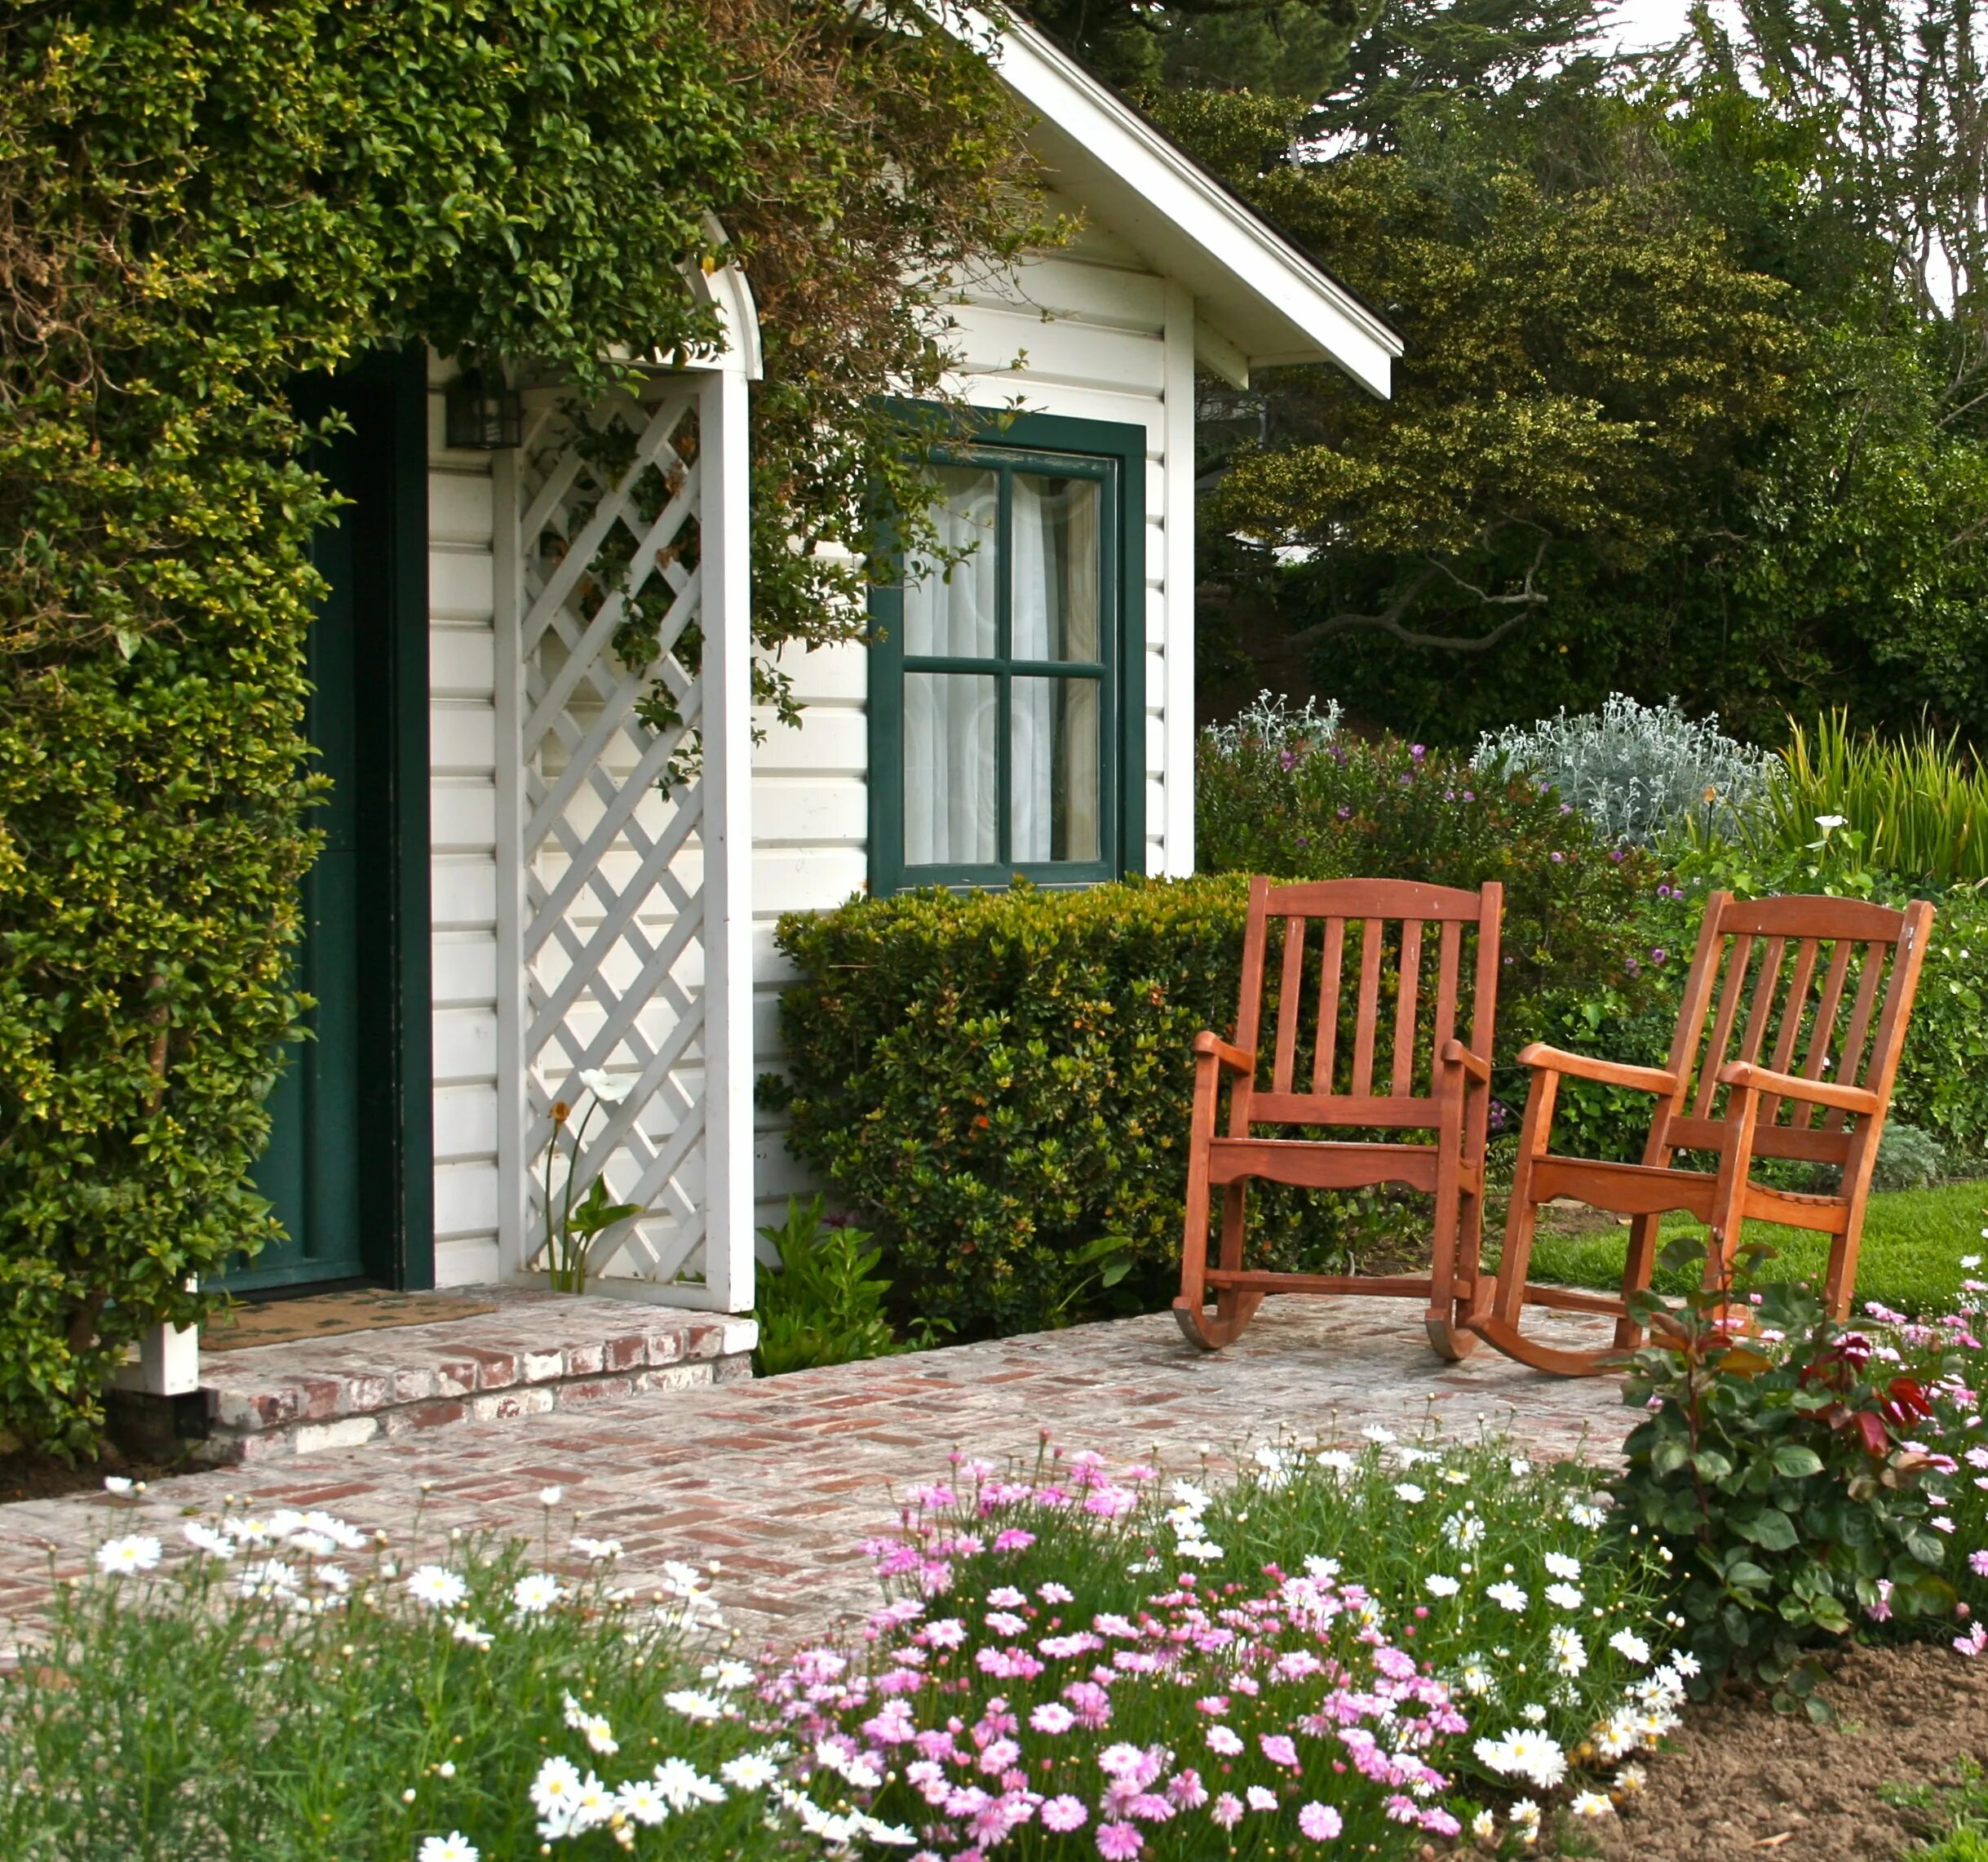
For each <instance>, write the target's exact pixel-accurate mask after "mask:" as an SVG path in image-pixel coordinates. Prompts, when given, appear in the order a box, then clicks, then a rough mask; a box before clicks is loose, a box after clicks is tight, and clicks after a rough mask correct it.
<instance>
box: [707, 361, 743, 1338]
mask: <svg viewBox="0 0 1988 1862" xmlns="http://www.w3.org/2000/svg"><path fill="white" fill-rule="evenodd" d="M746 394H747V389H746V374H745V370H744V369H743V368H742V367H741V366H739V362H738V360H737V355H736V352H734V353H732V354H728V355H727V356H726V357H724V360H723V361H722V362H721V364H720V366H719V367H717V368H715V369H713V370H711V371H710V372H709V373H708V374H706V375H705V376H704V379H703V380H702V383H700V384H699V400H698V404H697V446H698V458H699V460H700V461H701V464H702V473H703V501H702V509H701V510H700V512H699V513H698V524H699V532H698V534H699V539H700V561H701V565H702V580H703V596H704V663H703V667H702V672H700V674H699V676H700V678H701V680H702V683H703V687H704V693H703V720H704V738H703V757H704V766H703V775H702V783H703V791H704V818H703V821H702V824H701V831H702V839H703V845H704V1067H705V1073H704V1166H705V1228H704V1279H705V1288H706V1297H708V1299H709V1301H710V1303H711V1306H714V1307H715V1309H716V1310H719V1311H721V1312H748V1311H750V1310H751V1308H752V1305H753V1301H754V1297H755V1296H754V1288H753V1253H752V1248H753V1155H752V1138H753V1131H752V1108H753V1071H752V1064H753V1053H752V466H751V448H750V432H749V428H748V425H747V419H746ZM699 1303H700V1304H702V1301H700V1302H699Z"/></svg>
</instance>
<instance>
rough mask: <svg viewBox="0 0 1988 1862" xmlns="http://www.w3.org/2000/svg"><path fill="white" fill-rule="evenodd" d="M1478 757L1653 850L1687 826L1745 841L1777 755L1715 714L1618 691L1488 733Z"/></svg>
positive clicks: (1614, 836)
mask: <svg viewBox="0 0 1988 1862" xmlns="http://www.w3.org/2000/svg"><path fill="white" fill-rule="evenodd" d="M1474 760H1475V761H1476V762H1477V765H1478V766H1479V767H1480V768H1499V769H1506V770H1511V771H1514V772H1523V773H1524V774H1526V775H1529V776H1530V777H1532V778H1534V780H1535V781H1537V782H1541V783H1544V784H1548V785H1550V786H1551V787H1553V788H1554V789H1556V790H1557V791H1559V793H1560V797H1561V800H1563V801H1565V802H1567V803H1569V804H1570V805H1572V806H1573V807H1574V808H1577V809H1579V810H1580V811H1581V813H1582V814H1585V815H1586V816H1587V818H1589V819H1590V820H1591V821H1592V822H1594V823H1595V825H1596V827H1598V828H1599V829H1601V831H1602V832H1603V833H1604V834H1605V835H1607V836H1609V838H1610V839H1611V840H1626V841H1630V842H1632V843H1634V844H1635V845H1637V846H1639V847H1648V846H1651V845H1654V844H1655V843H1656V842H1657V841H1658V840H1662V839H1663V838H1664V837H1665V836H1667V835H1669V834H1674V833H1677V832H1679V831H1689V832H1694V833H1698V834H1700V835H1711V836H1716V837H1717V838H1719V839H1721V840H1730V839H1733V838H1736V837H1738V836H1739V835H1740V833H1741V832H1742V829H1743V827H1744V825H1745V822H1746V818H1747V815H1748V814H1750V813H1751V810H1752V809H1753V808H1754V806H1755V805H1756V802H1757V801H1758V800H1760V797H1761V795H1762V793H1763V791H1764V789H1765V788H1766V786H1767V782H1768V779H1769V769H1770V767H1771V765H1772V764H1773V758H1772V757H1771V756H1769V753H1768V752H1767V751H1763V750H1756V749H1753V748H1751V747H1750V746H1748V745H1747V744H1744V743H1739V742H1738V741H1737V740H1736V739H1735V738H1730V737H1728V736H1726V735H1725V733H1724V732H1722V731H1721V730H1720V729H1719V719H1718V716H1717V715H1716V713H1715V714H1713V715H1712V716H1709V717H1706V718H1702V719H1700V718H1692V717H1688V716H1685V713H1684V712H1683V711H1682V710H1681V709H1680V708H1679V706H1678V703H1677V701H1676V698H1670V699H1667V700H1666V701H1665V702H1664V703H1663V704H1661V705H1643V704H1639V703H1637V702H1636V700H1635V699H1634V698H1630V697H1628V696H1627V695H1626V694H1623V693H1621V692H1616V693H1614V694H1610V696H1609V700H1608V702H1607V703H1605V705H1603V706H1602V707H1601V710H1600V711H1599V712H1584V713H1583V714H1582V715H1580V716H1577V717H1570V716H1568V715H1567V713H1566V712H1565V711H1564V710H1563V711H1562V712H1561V713H1560V715H1559V716H1557V717H1551V718H1542V719H1540V720H1539V721H1538V722H1537V723H1535V724H1533V725H1508V726H1507V727H1506V728H1505V729H1503V730H1500V731H1496V732H1487V733H1486V734H1485V735H1484V736H1483V737H1481V738H1479V739H1478V742H1477V755H1476V756H1475V758H1474Z"/></svg>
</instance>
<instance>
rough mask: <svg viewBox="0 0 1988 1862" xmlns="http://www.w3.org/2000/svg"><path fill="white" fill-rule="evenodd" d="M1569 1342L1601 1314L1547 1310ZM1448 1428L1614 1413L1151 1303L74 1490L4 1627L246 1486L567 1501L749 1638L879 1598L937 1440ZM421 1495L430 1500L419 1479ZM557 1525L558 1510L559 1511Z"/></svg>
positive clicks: (19, 1560)
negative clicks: (898, 1518)
mask: <svg viewBox="0 0 1988 1862" xmlns="http://www.w3.org/2000/svg"><path fill="white" fill-rule="evenodd" d="M1557 1323H1559V1324H1560V1325H1561V1327H1562V1328H1565V1331H1566V1332H1567V1336H1568V1340H1569V1341H1570V1342H1574V1341H1577V1340H1583V1341H1584V1340H1585V1339H1586V1337H1587V1336H1589V1335H1588V1334H1587V1332H1585V1331H1583V1329H1582V1328H1587V1327H1589V1326H1592V1324H1593V1323H1595V1322H1593V1321H1591V1320H1580V1319H1562V1320H1560V1321H1558V1322H1557ZM1431 1411H1432V1412H1433V1413H1434V1414H1436V1415H1437V1416H1439V1417H1440V1418H1441V1420H1442V1421H1443V1423H1444V1425H1445V1426H1446V1427H1447V1428H1448V1429H1450V1430H1452V1431H1458V1430H1462V1431H1470V1430H1475V1429H1477V1427H1478V1426H1479V1425H1480V1424H1481V1423H1482V1424H1484V1425H1490V1426H1493V1427H1501V1426H1507V1425H1508V1426H1509V1427H1510V1428H1511V1429H1512V1432H1513V1433H1514V1434H1516V1435H1517V1436H1518V1437H1520V1438H1521V1439H1523V1440H1524V1441H1525V1443H1527V1444H1529V1445H1530V1447H1532V1448H1533V1449H1534V1450H1535V1451H1537V1452H1545V1453H1549V1454H1555V1455H1565V1454H1574V1453H1578V1452H1583V1449H1585V1451H1586V1452H1589V1453H1591V1454H1594V1455H1596V1456H1601V1455H1606V1454H1609V1453H1611V1452H1613V1451H1614V1448H1615V1447H1616V1445H1617V1443H1618V1442H1619V1441H1620V1439H1621V1436H1622V1434H1623V1432H1624V1430H1625V1427H1626V1425H1627V1421H1628V1418H1627V1416H1625V1414H1624V1412H1623V1408H1622V1405H1621V1400H1620V1397H1619V1395H1618V1391H1617V1389H1616V1386H1615V1385H1614V1384H1613V1383H1612V1382H1609V1381H1605V1380H1599V1379H1597V1380H1592V1381H1585V1382H1563V1381H1556V1380H1554V1379H1551V1378H1547V1377H1541V1376H1539V1375H1538V1374H1537V1373H1535V1372H1530V1371H1527V1370H1525V1369H1523V1368H1521V1367H1520V1366H1518V1365H1516V1364H1513V1363H1510V1362H1509V1361H1508V1360H1507V1359H1503V1358H1500V1357H1499V1356H1498V1355H1497V1354H1494V1353H1493V1352H1491V1351H1490V1350H1488V1349H1481V1350H1479V1351H1478V1352H1477V1354H1475V1355H1474V1356H1473V1357H1472V1358H1471V1359H1468V1360H1467V1361H1465V1362H1464V1363H1461V1364H1444V1363H1441V1362H1439V1361H1438V1360H1437V1359H1435V1358H1433V1357H1432V1356H1431V1354H1430V1353H1429V1350H1428V1346H1427V1344H1426V1342H1425V1341H1424V1340H1423V1331H1422V1324H1421V1319H1420V1317H1419V1307H1418V1306H1416V1305H1415V1303H1414V1302H1411V1301H1381V1300H1359V1301H1349V1300H1336V1301H1335V1300H1305V1299H1297V1298H1282V1299H1273V1300H1271V1301H1268V1302H1267V1303H1266V1304H1265V1306H1264V1310H1263V1312H1262V1314H1260V1317H1259V1318H1258V1319H1257V1320H1256V1323H1255V1325H1254V1326H1252V1327H1251V1329H1250V1331H1249V1332H1247V1333H1246V1335H1245V1336H1244V1337H1243V1339H1242V1341H1241V1342H1240V1343H1239V1344H1238V1345H1237V1346H1232V1347H1231V1348H1230V1349H1229V1350H1227V1351H1225V1352H1223V1353H1220V1354H1215V1355H1213V1356H1208V1355H1204V1354H1202V1353H1200V1352H1198V1351H1194V1350H1190V1349H1189V1348H1188V1347H1187V1346H1185V1345H1184V1344H1183V1343H1182V1341H1181V1339H1180V1333H1179V1332H1177V1331H1176V1328H1175V1326H1174V1323H1173V1320H1172V1319H1171V1315H1169V1314H1155V1315H1152V1316H1149V1317H1146V1318H1142V1319H1123V1320H1118V1321H1115V1322H1113V1323H1108V1324H1101V1325H1091V1326H1084V1327H1081V1328H1075V1329H1073V1330H1071V1331H1068V1332H1048V1333H1041V1334H1037V1335H1034V1336H1032V1337H1024V1338H1011V1339H1005V1340H999V1341H994V1342H990V1343H987V1344H980V1345H963V1346H952V1347H950V1348H948V1349H946V1350H938V1351H931V1352H927V1353H923V1354H920V1355H918V1356H913V1357H903V1358H896V1359H875V1360H872V1361H870V1362H869V1363H861V1364H848V1365H842V1366H838V1367H835V1368H831V1369H826V1370H819V1371H808V1372H800V1373H798V1374H796V1375H794V1376H790V1377H779V1378H773V1379H768V1380H766V1381H760V1382H745V1383H733V1384H712V1385H705V1386H703V1387H701V1388H692V1389H676V1390H649V1391H646V1392H643V1393H640V1394H631V1395H627V1396H609V1397H604V1398H602V1399H600V1400H597V1401H596V1402H594V1403H591V1404H589V1405H587V1407H586V1408H560V1409H555V1410H552V1411H551V1412H548V1413H544V1414H540V1415H533V1416H520V1417H518V1418H516V1419H511V1420H489V1421H480V1422H477V1423H474V1424H472V1425H468V1426H460V1427H456V1428H452V1429H445V1430H433V1431H428V1432H423V1433H419V1434H406V1435H401V1436H398V1437H395V1438H390V1439H384V1440H380V1441H375V1442H373V1443H369V1444H368V1445H367V1446H365V1447H356V1448H351V1449H333V1450H328V1451H326V1452H321V1453H317V1454H313V1455H308V1456H299V1457H294V1458H291V1459H287V1460H283V1461H271V1462H268V1463H265V1464H263V1465H262V1466H259V1467H255V1468H232V1469H224V1470H217V1471H215V1472H212V1473H206V1474H193V1475H189V1476H187V1477H185V1478H184V1479H179V1480H175V1481H171V1482H165V1483H159V1484H158V1485H157V1486H156V1487H154V1488H153V1490H152V1491H151V1492H149V1493H148V1494H147V1495H146V1496H144V1497H143V1498H142V1499H140V1500H139V1501H113V1500H111V1499H109V1498H108V1496H79V1497H76V1498H72V1499H67V1500H56V1501H23V1502H20V1503H17V1504H15V1505H9V1506H0V1616H20V1615H23V1614H32V1612H33V1610H34V1608H35V1607H36V1605H37V1603H38V1601H39V1599H40V1598H42V1596H44V1595H45V1594H46V1587H47V1583H48V1579H49V1575H50V1570H51V1548H52V1556H53V1568H54V1570H55V1572H56V1573H57V1574H59V1575H63V1574H67V1573H69V1572H75V1571H80V1570H82V1568H84V1567H85V1565H86V1562H87V1560H88V1558H89V1555H90V1551H91V1547H92V1546H93V1545H94V1544H95V1542H96V1541H98V1540H100V1539H101V1538H103V1537H105V1536H108V1535H110V1534H112V1533H113V1532H133V1531H139V1530H148V1531H152V1532H157V1533H158V1534H159V1535H160V1536H162V1538H165V1539H166V1540H167V1541H169V1542H176V1541H178V1539H179V1523H180V1519H181V1517H182V1515H183V1514H184V1513H185V1512H186V1511H188V1510H190V1509H198V1510H208V1509H215V1508H218V1507H219V1506H220V1505H221V1504H222V1501H223V1499H224V1496H228V1495H235V1496H241V1495H245V1494H253V1495H254V1496H255V1499H256V1500H257V1501H259V1503H261V1504H262V1505H288V1506H294V1507H298V1508H309V1507H315V1506H321V1507H326V1508H329V1509H330V1510H334V1511H335V1512H338V1513H339V1514H343V1516H344V1517H346V1518H349V1519H351V1520H352V1521H353V1522H355V1523H358V1524H361V1525H364V1526H366V1527H384V1528H385V1529H386V1530H387V1531H388V1532H391V1533H393V1534H394V1535H395V1536H396V1537H399V1536H402V1535H404V1534H405V1532H406V1530H407V1527H408V1524H409V1522H410V1519H411V1518H412V1516H413V1514H414V1508H415V1505H416V1504H417V1502H418V1501H419V1502H421V1504H422V1505H423V1536H424V1537H427V1536H430V1535H432V1534H434V1533H436V1532H446V1531H447V1529H448V1528H449V1527H454V1526H460V1527H464V1528H465V1529H466V1530H468V1531H472V1532H476V1531H485V1532H487V1531H497V1532H527V1533H529V1534H531V1535H532V1536H537V1534H538V1531H539V1529H540V1527H541V1523H542V1514H541V1511H540V1507H539V1504H538V1499H537V1497H536V1496H537V1494H538V1490H539V1489H540V1488H541V1487H545V1486H547V1485H548V1484H556V1485H558V1486H559V1487H562V1488H563V1489H564V1490H565V1501H563V1502H562V1505H561V1508H560V1512H561V1514H562V1515H564V1514H565V1513H566V1512H568V1511H569V1510H571V1509H574V1508H577V1509H578V1510H579V1512H580V1513H581V1514H582V1515H583V1519H584V1523H583V1526H582V1530H584V1531H586V1532H591V1533H593V1534H596V1535H597V1536H604V1537H606V1536H611V1537H614V1538H618V1539H619V1540H620V1541H622V1545H623V1546H624V1548H625V1557H624V1560H623V1565H622V1573H623V1576H624V1578H625V1580H626V1581H628V1582H630V1583H638V1584H639V1583H640V1582H641V1580H642V1579H643V1577H644V1574H646V1573H653V1572H656V1571H657V1570H658V1569H659V1567H660V1564H661V1561H662V1559H664V1558H688V1559H692V1560H694V1561H697V1562H698V1563H706V1562H708V1561H710V1560H711V1559H714V1558H715V1559H719V1560H721V1561H722V1564H723V1571H722V1573H721V1575H720V1577H719V1586H718V1588H719V1595H720V1598H722V1600H723V1601H724V1603H725V1605H726V1607H727V1609H728V1613H729V1616H730V1617H731V1620H733V1623H734V1624H736V1625H737V1626H738V1627H739V1628H740V1629H742V1630H743V1631H744V1632H745V1633H746V1634H747V1635H748V1636H750V1637H753V1638H759V1637H764V1638H771V1639H774V1640H777V1641H780V1642H783V1643H784V1642H790V1641H793V1640H795V1639H798V1638H804V1637H807V1636H810V1635H814V1634H819V1633H820V1632H821V1631H823V1630H824V1629H828V1628H829V1627H830V1625H833V1624H834V1622H835V1620H837V1618H838V1617H839V1616H843V1615H846V1614H848V1613H850V1612H858V1611H861V1610H862V1609H864V1608H866V1607H868V1606H869V1605H870V1603H872V1602H873V1601H874V1596H875V1593H874V1588H873V1584H872V1580H871V1577H870V1571H869V1566H868V1563H867V1561H866V1560H865V1559H864V1558H862V1556H861V1554H859V1553H858V1552H857V1550H856V1549H855V1548H856V1542H857V1541H858V1540H859V1539H861V1538H862V1537H864V1536H866V1535H868V1534H870V1533H873V1532H877V1531H878V1530H879V1529H880V1528H884V1527H888V1526H889V1524H890V1523H892V1518H893V1517H894V1515H893V1512H892V1501H891V1493H892V1489H893V1487H895V1488H897V1489H900V1490H901V1488H902V1487H905V1485H906V1484H908V1483H910V1482H913V1481H915V1480H919V1479H923V1478H926V1477H928V1476H930V1475H932V1474H936V1473H942V1472H943V1471H944V1469H945V1455H946V1452H947V1451H948V1450H949V1449H950V1448H952V1447H955V1446H957V1447H959V1448H961V1449H963V1450H965V1451H967V1452H972V1453H975V1454H980V1455H985V1456H992V1457H994V1458H995V1459H997V1460H998V1459H999V1458H1001V1457H1003V1456H1007V1455H1018V1456H1027V1457H1031V1458H1032V1457H1033V1456H1034V1454H1035V1453H1036V1452H1037V1448H1038V1443H1039V1441H1040V1439H1041V1437H1042V1435H1043V1433H1044V1432H1047V1434H1049V1435H1050V1436H1051V1437H1052V1439H1054V1440H1055V1441H1056V1443H1060V1444H1061V1445H1063V1446H1065V1447H1070V1448H1076V1447H1096V1448H1099V1449H1100V1450H1103V1451H1104V1452H1106V1453H1107V1454H1109V1455H1112V1456H1114V1457H1123V1458H1127V1459H1130V1458H1133V1457H1138V1458H1149V1457H1150V1458H1153V1459H1156V1460H1158V1461H1160V1462H1161V1463H1162V1465H1166V1466H1169V1467H1171V1468H1174V1469H1177V1470H1189V1471H1191V1470H1193V1469H1194V1468H1195V1467H1197V1466H1198V1465H1200V1464H1201V1462H1202V1460H1203V1458H1204V1457H1205V1456H1212V1457H1214V1458H1215V1459H1218V1460H1226V1459H1227V1458H1228V1457H1229V1456H1230V1455H1231V1454H1232V1453H1233V1452H1234V1451H1235V1450H1237V1449H1238V1448H1240V1447H1243V1446H1244V1445H1245V1444H1246V1443H1249V1442H1251V1441H1252V1440H1255V1441H1261V1440H1264V1439H1269V1438H1270V1437H1273V1436H1274V1435H1275V1434H1277V1431H1278V1430H1279V1429H1280V1427H1281V1428H1282V1429H1283V1430H1286V1431H1287V1432H1289V1433H1291V1434H1295V1435H1296V1436H1298V1437H1300V1438H1301V1439H1317V1438H1321V1437H1324V1438H1334V1437H1338V1438H1344V1437H1348V1436H1351V1435H1353V1434H1357V1431H1358V1430H1359V1429H1360V1428H1361V1426H1362V1425H1366V1424H1367V1423H1370V1422H1376V1421H1378V1422H1384V1423H1386V1424H1387V1425H1390V1426H1392V1427H1394V1428H1397V1429H1412V1428H1414V1427H1415V1426H1416V1425H1418V1424H1419V1422H1420V1421H1421V1420H1422V1418H1423V1416H1424V1415H1425V1413H1428V1412H1431ZM424 1485H426V1486H427V1487H428V1490H429V1491H428V1492H427V1494H426V1496H425V1499H424V1498H423V1494H422V1491H421V1490H422V1488H423V1486H424ZM562 1525H563V1518H562Z"/></svg>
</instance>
